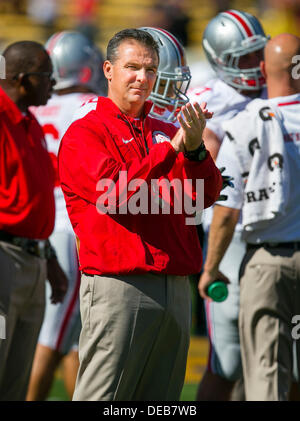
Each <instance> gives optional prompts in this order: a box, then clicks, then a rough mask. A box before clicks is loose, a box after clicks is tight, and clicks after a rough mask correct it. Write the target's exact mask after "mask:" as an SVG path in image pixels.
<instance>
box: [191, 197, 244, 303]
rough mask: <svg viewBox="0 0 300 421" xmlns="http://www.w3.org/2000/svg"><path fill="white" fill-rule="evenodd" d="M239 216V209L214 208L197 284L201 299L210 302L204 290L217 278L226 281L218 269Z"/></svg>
mask: <svg viewBox="0 0 300 421" xmlns="http://www.w3.org/2000/svg"><path fill="white" fill-rule="evenodd" d="M239 215H240V209H234V208H228V207H225V206H219V205H216V206H215V207H214V214H213V220H212V224H211V226H210V231H209V236H208V249H207V257H206V261H205V265H204V270H203V273H202V275H201V277H200V280H199V284H198V290H199V293H200V295H201V297H202V298H205V299H209V300H211V298H209V297H208V295H207V294H206V289H207V287H208V286H209V285H210V284H211V283H212V282H213V281H215V280H216V279H217V278H219V277H222V278H223V279H224V280H225V281H226V279H225V278H224V275H220V272H219V270H218V269H219V264H220V262H221V260H222V258H223V256H224V254H225V252H226V250H227V248H228V246H229V244H230V242H231V239H232V236H233V233H234V229H235V226H236V224H237V222H238V219H239ZM228 282H229V281H228V280H227V283H228Z"/></svg>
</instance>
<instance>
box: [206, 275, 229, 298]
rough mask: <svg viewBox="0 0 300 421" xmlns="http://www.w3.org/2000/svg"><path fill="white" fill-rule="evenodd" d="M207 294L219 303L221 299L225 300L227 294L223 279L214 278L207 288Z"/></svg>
mask: <svg viewBox="0 0 300 421" xmlns="http://www.w3.org/2000/svg"><path fill="white" fill-rule="evenodd" d="M207 295H208V296H209V297H210V298H211V299H212V300H213V301H217V302H218V303H220V302H221V301H224V300H226V298H227V296H228V288H227V285H226V284H225V282H224V281H221V280H220V279H216V280H215V281H214V282H213V283H212V284H210V285H209V287H208V288H207Z"/></svg>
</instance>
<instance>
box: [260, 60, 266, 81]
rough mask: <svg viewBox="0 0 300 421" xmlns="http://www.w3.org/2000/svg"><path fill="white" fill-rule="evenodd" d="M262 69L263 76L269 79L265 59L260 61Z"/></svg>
mask: <svg viewBox="0 0 300 421" xmlns="http://www.w3.org/2000/svg"><path fill="white" fill-rule="evenodd" d="M259 67H260V71H261V74H262V75H263V77H264V78H265V79H266V80H267V74H266V63H265V62H264V61H261V62H260V63H259Z"/></svg>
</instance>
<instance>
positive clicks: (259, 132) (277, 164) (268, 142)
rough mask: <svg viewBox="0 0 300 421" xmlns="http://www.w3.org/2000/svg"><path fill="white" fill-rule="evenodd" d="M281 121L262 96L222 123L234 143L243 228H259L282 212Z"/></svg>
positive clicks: (285, 179)
mask: <svg viewBox="0 0 300 421" xmlns="http://www.w3.org/2000/svg"><path fill="white" fill-rule="evenodd" d="M282 124H283V121H282V116H281V113H280V111H279V110H278V109H277V108H276V110H274V108H273V109H272V107H271V106H270V103H269V102H268V100H262V99H256V100H253V101H252V102H250V103H249V104H248V106H247V107H246V109H245V110H244V111H242V112H241V113H239V114H237V115H236V116H235V117H234V118H233V119H231V120H229V121H227V122H224V123H223V127H224V129H225V130H226V135H227V136H228V137H229V139H230V140H231V141H232V142H233V145H234V147H235V150H236V153H237V157H238V160H239V165H240V170H241V175H242V177H243V180H244V183H245V190H244V203H243V227H244V229H245V230H246V231H253V230H255V229H256V228H262V227H263V226H265V225H266V224H267V223H268V221H270V220H273V219H274V218H276V216H278V215H279V214H280V215H283V214H284V213H285V207H286V203H287V200H288V196H289V168H288V161H287V157H286V152H285V146H284V138H283V133H282ZM228 173H230V168H228Z"/></svg>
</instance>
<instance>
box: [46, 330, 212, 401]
mask: <svg viewBox="0 0 300 421" xmlns="http://www.w3.org/2000/svg"><path fill="white" fill-rule="evenodd" d="M207 354H208V341H207V338H206V337H205V336H197V335H192V336H191V342H190V348H189V354H188V360H187V368H186V377H185V384H184V387H183V390H182V393H181V397H180V400H181V401H190V402H192V401H194V400H195V397H196V391H197V386H198V384H199V381H200V379H201V377H202V375H203V372H204V368H205V365H206V360H207ZM48 400H51V401H68V400H69V398H68V395H67V393H66V390H65V387H64V383H63V380H62V377H61V374H60V372H59V370H58V373H57V375H56V377H55V380H54V382H53V385H52V388H51V391H50V394H49V398H48Z"/></svg>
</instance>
